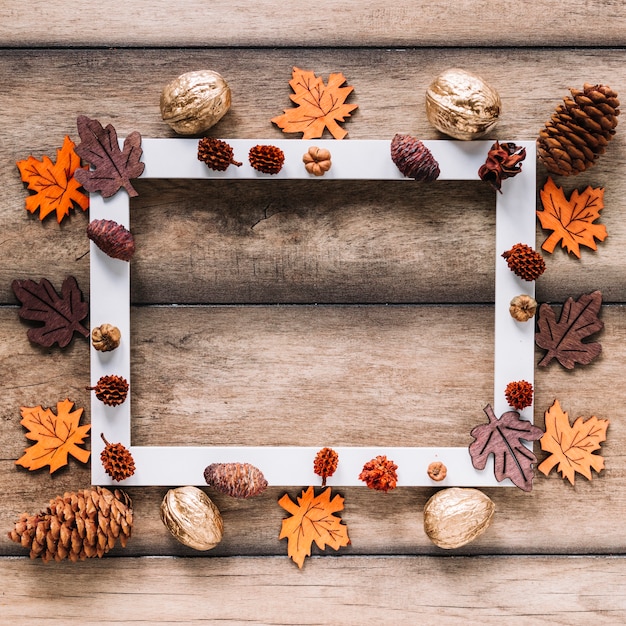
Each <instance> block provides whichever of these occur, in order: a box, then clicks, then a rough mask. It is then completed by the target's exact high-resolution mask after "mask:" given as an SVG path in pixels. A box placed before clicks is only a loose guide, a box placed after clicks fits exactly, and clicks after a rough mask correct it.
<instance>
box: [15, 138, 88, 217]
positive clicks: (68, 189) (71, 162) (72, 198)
mask: <svg viewBox="0 0 626 626" xmlns="http://www.w3.org/2000/svg"><path fill="white" fill-rule="evenodd" d="M16 165H17V167H18V169H19V170H20V175H21V177H22V180H23V181H24V182H25V183H27V184H28V189H31V190H32V191H34V192H35V193H34V194H31V195H30V196H28V198H26V210H27V211H30V212H31V213H34V212H35V211H36V210H37V209H39V219H40V220H43V218H44V217H46V215H49V214H50V213H52V212H53V211H55V212H56V216H57V222H58V223H59V224H60V223H61V220H62V219H63V218H64V217H65V216H66V215H69V212H70V209H73V208H74V207H75V206H79V207H80V208H81V209H82V210H83V211H86V210H87V209H88V208H89V196H87V195H86V194H84V193H83V192H82V191H80V183H79V182H78V180H76V178H75V176H74V173H75V172H76V170H77V169H79V168H80V158H79V157H78V155H77V154H76V152H75V151H74V142H73V141H72V140H71V139H70V138H69V137H68V136H66V137H65V140H64V142H63V147H62V148H60V149H58V150H57V160H56V163H53V162H52V161H51V160H50V158H49V157H47V156H44V157H43V158H42V160H41V161H38V160H37V159H36V158H35V157H34V156H32V155H31V156H29V157H28V158H27V159H24V160H22V161H17V163H16Z"/></svg>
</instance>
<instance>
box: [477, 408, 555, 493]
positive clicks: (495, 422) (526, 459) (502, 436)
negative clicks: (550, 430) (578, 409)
mask: <svg viewBox="0 0 626 626" xmlns="http://www.w3.org/2000/svg"><path fill="white" fill-rule="evenodd" d="M484 411H485V413H486V414H487V417H488V418H489V422H487V424H480V425H479V426H475V427H474V428H472V430H471V432H470V435H471V436H472V437H474V439H475V441H473V442H472V443H471V444H470V447H469V453H470V456H471V457H472V465H473V466H474V467H475V468H476V469H478V470H483V469H485V466H486V465H487V459H488V457H489V455H490V454H493V456H494V474H495V477H496V480H498V481H501V480H504V479H505V478H510V479H511V481H512V482H513V484H515V485H516V486H517V487H519V488H520V489H522V490H523V491H531V490H532V488H533V476H534V472H533V463H536V462H537V457H536V456H535V454H534V452H533V451H532V450H529V449H528V448H527V447H526V446H525V445H524V444H523V443H522V440H524V441H535V440H537V439H539V438H540V437H541V436H542V435H543V430H541V428H538V427H537V426H534V425H533V424H531V423H530V422H529V421H527V420H523V419H520V414H519V413H518V412H517V411H507V412H506V413H503V414H502V415H501V416H500V419H498V418H497V417H496V415H495V413H494V412H493V409H492V408H491V405H489V404H488V405H487V406H486V407H485V409H484Z"/></svg>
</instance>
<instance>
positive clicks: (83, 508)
mask: <svg viewBox="0 0 626 626" xmlns="http://www.w3.org/2000/svg"><path fill="white" fill-rule="evenodd" d="M131 507H132V503H131V500H130V498H129V497H128V495H127V494H126V493H124V492H123V491H119V490H117V489H116V490H115V492H113V493H112V492H111V491H109V490H108V489H105V488H104V487H93V488H91V489H83V490H81V491H78V492H75V493H74V492H71V493H65V494H63V495H62V496H57V497H56V498H54V499H52V500H50V505H49V506H48V508H47V509H46V510H45V511H42V512H40V513H39V514H37V515H28V514H26V513H22V515H21V516H20V518H19V519H18V520H17V522H15V527H14V528H13V530H11V531H10V532H9V533H8V535H9V539H11V540H12V541H15V542H16V543H19V544H21V545H22V546H23V547H24V548H29V549H30V558H31V559H36V558H37V557H40V558H41V559H42V560H43V561H44V562H46V563H47V562H48V561H50V560H51V559H54V560H55V561H62V560H63V559H66V558H69V559H70V560H71V561H84V560H85V559H88V558H92V557H98V558H100V557H101V556H102V555H103V554H105V553H106V552H108V551H109V550H110V549H111V548H113V546H115V542H116V541H117V540H118V539H119V540H120V543H121V544H122V546H126V542H127V540H128V538H129V537H130V534H131V530H132V526H133V509H132V508H131Z"/></svg>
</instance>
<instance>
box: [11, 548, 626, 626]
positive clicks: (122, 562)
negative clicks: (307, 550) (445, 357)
mask: <svg viewBox="0 0 626 626" xmlns="http://www.w3.org/2000/svg"><path fill="white" fill-rule="evenodd" d="M78 571H80V580H81V584H80V586H77V585H76V576H77V572H78ZM522 572H523V575H521V576H520V574H521V573H522ZM590 578H592V579H593V581H594V583H595V586H596V587H597V588H599V589H600V590H601V592H600V593H589V580H590ZM513 580H514V581H515V583H514V584H512V581H513ZM0 582H1V583H2V588H3V617H4V619H6V620H7V623H11V624H15V625H16V626H22V625H29V624H32V623H35V622H36V623H37V624H52V623H55V624H56V623H59V622H61V623H70V622H72V621H73V620H74V619H75V618H76V615H77V614H78V615H80V620H81V624H85V625H86V626H87V625H97V624H110V623H120V622H123V623H133V624H138V625H149V624H154V623H161V624H195V623H199V622H213V623H218V622H219V623H224V624H248V623H254V624H294V625H298V626H301V625H305V624H337V623H340V624H346V625H354V626H360V625H361V624H364V623H379V624H414V623H424V624H435V623H436V624H444V625H447V624H451V625H455V624H467V623H478V622H480V623H481V624H498V625H500V624H532V623H545V622H548V623H550V624H555V625H562V626H577V625H583V624H589V623H590V622H593V623H595V624H619V623H622V622H623V619H624V616H625V614H626V597H625V595H624V588H625V583H626V563H625V562H624V558H623V557H620V558H608V559H598V558H592V557H588V558H571V557H570V558H567V557H560V558H552V559H547V558H532V557H526V558H521V559H520V558H510V557H495V558H458V559H435V558H427V557H421V558H393V559H391V558H384V557H380V558H350V557H348V558H313V559H310V560H309V561H308V562H307V563H306V564H305V567H304V569H303V570H302V571H298V570H297V569H296V566H295V565H293V564H292V563H290V562H288V561H287V559H286V558H283V559H275V558H274V559H273V558H264V559H250V558H234V559H220V558H216V559H111V558H107V559H104V560H103V561H101V562H97V563H86V564H81V565H78V566H73V565H72V564H48V565H47V566H45V565H43V564H42V563H33V562H28V561H23V560H9V559H2V560H0ZM33 588H36V590H37V592H36V593H33ZM26 597H28V601H27V602H25V600H24V599H25V598H26ZM529 597H531V598H532V601H529Z"/></svg>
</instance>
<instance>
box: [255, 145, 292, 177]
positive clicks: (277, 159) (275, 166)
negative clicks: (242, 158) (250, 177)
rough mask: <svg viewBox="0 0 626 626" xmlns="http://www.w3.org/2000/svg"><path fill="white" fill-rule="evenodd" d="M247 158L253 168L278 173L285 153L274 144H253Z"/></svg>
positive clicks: (267, 172) (265, 172)
mask: <svg viewBox="0 0 626 626" xmlns="http://www.w3.org/2000/svg"><path fill="white" fill-rule="evenodd" d="M248 159H249V161H250V165H252V167H253V168H254V169H255V170H258V171H259V172H263V173H264V174H278V172H280V170H281V169H282V167H283V163H284V162H285V153H284V152H283V151H282V150H281V149H280V148H277V147H276V146H253V147H252V148H250V152H249V154H248Z"/></svg>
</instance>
